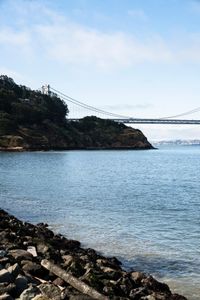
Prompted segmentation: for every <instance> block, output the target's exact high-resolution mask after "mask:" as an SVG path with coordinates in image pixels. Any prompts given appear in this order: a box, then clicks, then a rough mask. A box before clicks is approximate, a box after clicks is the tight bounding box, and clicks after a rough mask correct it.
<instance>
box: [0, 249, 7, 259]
mask: <svg viewBox="0 0 200 300" xmlns="http://www.w3.org/2000/svg"><path fill="white" fill-rule="evenodd" d="M6 254H7V252H6V251H5V250H0V258H2V257H5V256H6Z"/></svg>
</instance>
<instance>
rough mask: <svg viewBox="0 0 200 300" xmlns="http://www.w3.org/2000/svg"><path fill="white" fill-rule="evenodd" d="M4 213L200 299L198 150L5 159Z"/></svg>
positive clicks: (5, 155) (0, 176)
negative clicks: (45, 226)
mask: <svg viewBox="0 0 200 300" xmlns="http://www.w3.org/2000/svg"><path fill="white" fill-rule="evenodd" d="M0 207H1V208H3V209H5V210H7V211H8V212H10V213H11V214H14V215H15V216H16V217H18V218H21V219H23V220H26V221H30V222H32V223H38V222H47V223H48V224H50V226H51V228H52V229H53V230H55V231H57V232H60V233H62V234H64V235H66V236H67V237H68V238H73V239H78V240H80V241H81V242H82V245H83V246H84V247H92V248H94V249H96V250H97V251H99V252H101V253H102V254H105V255H109V256H117V257H118V258H119V259H120V260H121V261H122V262H123V264H124V267H125V268H132V269H134V270H141V271H144V272H147V273H150V274H152V275H154V276H155V277H156V278H157V279H159V280H161V281H164V282H166V283H167V284H169V286H170V287H171V289H172V290H173V292H178V293H181V294H183V295H185V296H187V297H188V299H189V300H199V299H200V146H170V147H169V146H167V147H166V146H161V147H160V149H158V150H148V151H128V150H127V151H125V150H123V151H118V150H115V151H111V150H109V151H62V152H56V151H50V152H23V153H9V152H1V153H0Z"/></svg>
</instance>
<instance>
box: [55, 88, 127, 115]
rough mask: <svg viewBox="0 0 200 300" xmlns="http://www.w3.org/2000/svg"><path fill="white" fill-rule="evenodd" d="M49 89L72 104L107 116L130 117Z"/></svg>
mask: <svg viewBox="0 0 200 300" xmlns="http://www.w3.org/2000/svg"><path fill="white" fill-rule="evenodd" d="M50 89H51V90H52V91H54V92H56V93H57V94H58V95H59V96H61V98H63V99H65V100H66V101H69V102H71V103H73V104H76V105H78V106H81V107H83V108H86V109H89V110H90V111H93V112H97V113H100V114H103V115H107V116H110V117H115V118H124V119H129V118H130V117H129V116H123V115H118V114H114V113H111V112H108V111H105V110H102V109H99V108H96V107H94V106H91V105H88V104H85V103H84V102H81V101H78V100H76V99H74V98H72V97H70V96H67V95H65V94H64V93H62V92H59V91H58V90H56V89H54V88H53V87H51V88H50Z"/></svg>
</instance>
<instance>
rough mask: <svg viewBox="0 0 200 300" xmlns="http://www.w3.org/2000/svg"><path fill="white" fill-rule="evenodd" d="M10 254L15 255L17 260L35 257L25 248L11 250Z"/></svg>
mask: <svg viewBox="0 0 200 300" xmlns="http://www.w3.org/2000/svg"><path fill="white" fill-rule="evenodd" d="M9 254H10V255H11V256H12V257H14V258H15V259H16V260H22V259H27V260H30V259H32V257H33V255H32V254H31V253H29V252H28V251H26V250H23V249H14V250H10V251H9Z"/></svg>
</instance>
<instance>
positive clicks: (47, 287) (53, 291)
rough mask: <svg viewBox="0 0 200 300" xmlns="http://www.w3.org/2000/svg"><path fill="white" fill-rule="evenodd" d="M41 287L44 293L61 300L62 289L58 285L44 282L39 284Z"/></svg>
mask: <svg viewBox="0 0 200 300" xmlns="http://www.w3.org/2000/svg"><path fill="white" fill-rule="evenodd" d="M39 289H40V291H41V292H42V294H43V295H45V296H47V297H49V298H52V299H54V300H61V290H60V289H59V287H57V286H56V285H54V284H50V283H42V284H40V285H39Z"/></svg>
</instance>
